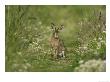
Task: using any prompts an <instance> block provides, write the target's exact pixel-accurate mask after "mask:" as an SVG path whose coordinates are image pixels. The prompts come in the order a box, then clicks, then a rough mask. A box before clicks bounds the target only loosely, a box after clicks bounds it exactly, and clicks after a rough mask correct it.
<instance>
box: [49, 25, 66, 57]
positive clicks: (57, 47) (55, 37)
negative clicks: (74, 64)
mask: <svg viewBox="0 0 110 82" xmlns="http://www.w3.org/2000/svg"><path fill="white" fill-rule="evenodd" d="M63 27H64V26H63V25H61V26H60V27H57V26H56V25H55V24H54V23H51V29H52V36H51V38H50V44H51V47H52V57H53V58H57V59H58V58H65V47H64V43H63V40H61V39H60V37H59V31H60V30H62V29H63Z"/></svg>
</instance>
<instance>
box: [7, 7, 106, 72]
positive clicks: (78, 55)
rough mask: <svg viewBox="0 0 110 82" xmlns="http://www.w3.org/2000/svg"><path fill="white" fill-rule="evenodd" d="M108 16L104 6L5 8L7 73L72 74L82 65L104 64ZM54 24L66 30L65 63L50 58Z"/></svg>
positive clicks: (64, 34)
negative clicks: (90, 62)
mask: <svg viewBox="0 0 110 82" xmlns="http://www.w3.org/2000/svg"><path fill="white" fill-rule="evenodd" d="M105 12H106V6H104V5H98V6H97V5H94V6H92V5H91V6H82V5H77V6H75V5H74V6H72V5H70V6H65V5H62V6H51V5H50V6H45V5H44V6H41V5H39V6H38V5H37V6H31V5H29V6H28V5H27V6H24V5H13V6H11V5H6V6H5V26H6V27H5V35H6V36H5V53H6V54H5V62H6V63H5V71H6V72H26V71H28V72H73V71H75V70H74V69H75V68H77V67H80V63H79V62H80V61H83V62H87V61H89V60H96V61H98V60H99V59H101V60H102V61H105V60H106V28H105V27H106V26H105V24H106V21H105V20H106V13H105ZM51 22H54V23H56V24H57V25H61V24H63V25H64V26H65V27H64V29H63V30H62V31H61V32H60V34H59V35H60V38H61V39H62V40H63V41H64V44H65V47H66V55H67V58H65V59H57V60H55V59H52V58H51V46H50V43H49V38H50V37H51V33H52V32H51V29H50V28H51V27H50V23H51ZM100 62H101V61H100ZM93 63H94V62H93ZM96 69H99V68H96ZM79 71H80V70H79ZM96 71H98V70H96ZM101 71H105V70H101Z"/></svg>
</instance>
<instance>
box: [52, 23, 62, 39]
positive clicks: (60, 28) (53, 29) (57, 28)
mask: <svg viewBox="0 0 110 82" xmlns="http://www.w3.org/2000/svg"><path fill="white" fill-rule="evenodd" d="M62 28H63V25H61V26H60V27H57V26H56V25H55V24H53V23H51V29H52V33H53V37H54V38H56V39H57V38H59V35H58V34H59V31H60V30H62Z"/></svg>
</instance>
